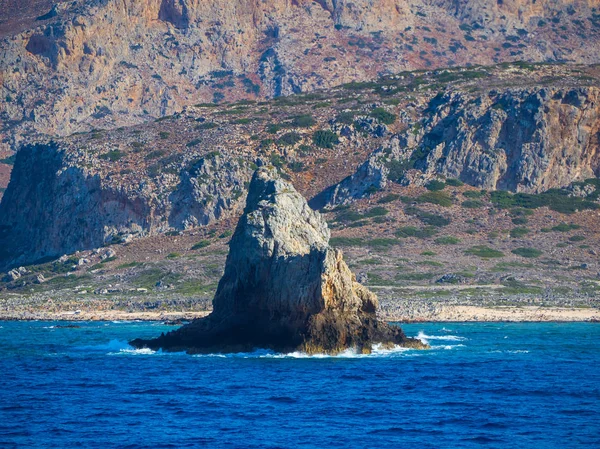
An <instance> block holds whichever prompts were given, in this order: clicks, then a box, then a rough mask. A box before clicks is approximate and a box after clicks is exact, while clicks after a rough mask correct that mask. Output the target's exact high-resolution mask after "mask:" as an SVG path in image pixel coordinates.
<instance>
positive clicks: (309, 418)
mask: <svg viewBox="0 0 600 449" xmlns="http://www.w3.org/2000/svg"><path fill="white" fill-rule="evenodd" d="M58 324H63V325H64V324H65V323H46V322H31V323H28V322H0V382H1V386H0V448H2V449H4V448H26V447H43V448H72V447H77V448H113V447H119V448H184V447H210V448H330V447H331V448H336V447H339V448H388V447H394V448H418V449H425V448H436V449H437V448H474V447H488V448H496V447H497V448H544V449H548V448H586V449H587V448H600V325H599V324H594V323H577V324H556V323H550V324H533V323H523V324H503V323H500V324H499V323H492V324H490V323H488V324H484V323H469V324H462V323H447V324H410V325H404V326H403V328H404V329H405V331H406V333H407V334H408V335H412V336H416V335H419V336H420V337H421V338H425V339H426V340H428V341H429V343H430V344H431V345H432V349H431V350H429V351H417V350H396V351H379V352H376V353H374V354H372V355H370V356H356V355H352V354H350V353H348V354H344V355H341V356H337V357H325V356H323V357H310V358H309V357H304V356H303V355H302V354H291V355H281V354H271V353H268V352H265V351H257V352H255V353H251V354H238V355H229V356H220V355H214V356H189V355H186V354H162V353H152V352H151V351H135V350H132V349H131V348H129V347H128V346H127V343H126V342H127V341H128V340H130V339H132V338H135V337H151V336H156V335H158V334H160V332H162V331H167V330H171V329H172V328H170V327H167V326H164V325H162V324H158V323H83V324H80V325H81V328H77V329H61V328H57V327H56V326H57V325H58Z"/></svg>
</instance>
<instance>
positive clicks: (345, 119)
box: [335, 111, 356, 125]
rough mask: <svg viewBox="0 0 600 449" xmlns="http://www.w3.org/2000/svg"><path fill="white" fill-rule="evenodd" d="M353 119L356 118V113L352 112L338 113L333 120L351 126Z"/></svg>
mask: <svg viewBox="0 0 600 449" xmlns="http://www.w3.org/2000/svg"><path fill="white" fill-rule="evenodd" d="M354 117H356V112H354V111H347V112H340V113H339V114H338V116H337V117H336V118H335V121H336V122H338V123H343V124H344V125H352V124H353V123H354Z"/></svg>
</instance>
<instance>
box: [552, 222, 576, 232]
mask: <svg viewBox="0 0 600 449" xmlns="http://www.w3.org/2000/svg"><path fill="white" fill-rule="evenodd" d="M580 228H581V226H579V225H576V224H573V223H569V224H567V223H561V224H559V225H556V226H554V227H553V228H552V230H553V231H557V232H569V231H574V230H576V229H580Z"/></svg>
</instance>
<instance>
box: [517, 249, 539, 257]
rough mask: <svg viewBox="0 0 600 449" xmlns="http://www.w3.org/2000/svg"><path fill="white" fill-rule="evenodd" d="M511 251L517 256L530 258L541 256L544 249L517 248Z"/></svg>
mask: <svg viewBox="0 0 600 449" xmlns="http://www.w3.org/2000/svg"><path fill="white" fill-rule="evenodd" d="M511 252H512V253H513V254H516V255H517V256H521V257H527V258H530V259H532V258H536V257H540V256H541V255H542V254H543V253H542V251H540V250H539V249H535V248H515V249H513V250H512V251H511Z"/></svg>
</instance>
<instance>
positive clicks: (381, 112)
mask: <svg viewBox="0 0 600 449" xmlns="http://www.w3.org/2000/svg"><path fill="white" fill-rule="evenodd" d="M369 115H370V116H371V117H373V118H374V119H376V120H378V121H380V122H381V123H384V124H386V125H391V124H392V123H394V122H395V121H396V118H397V117H396V114H392V113H390V112H388V111H386V110H385V109H384V108H375V109H373V110H372V111H371V113H370V114H369Z"/></svg>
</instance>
